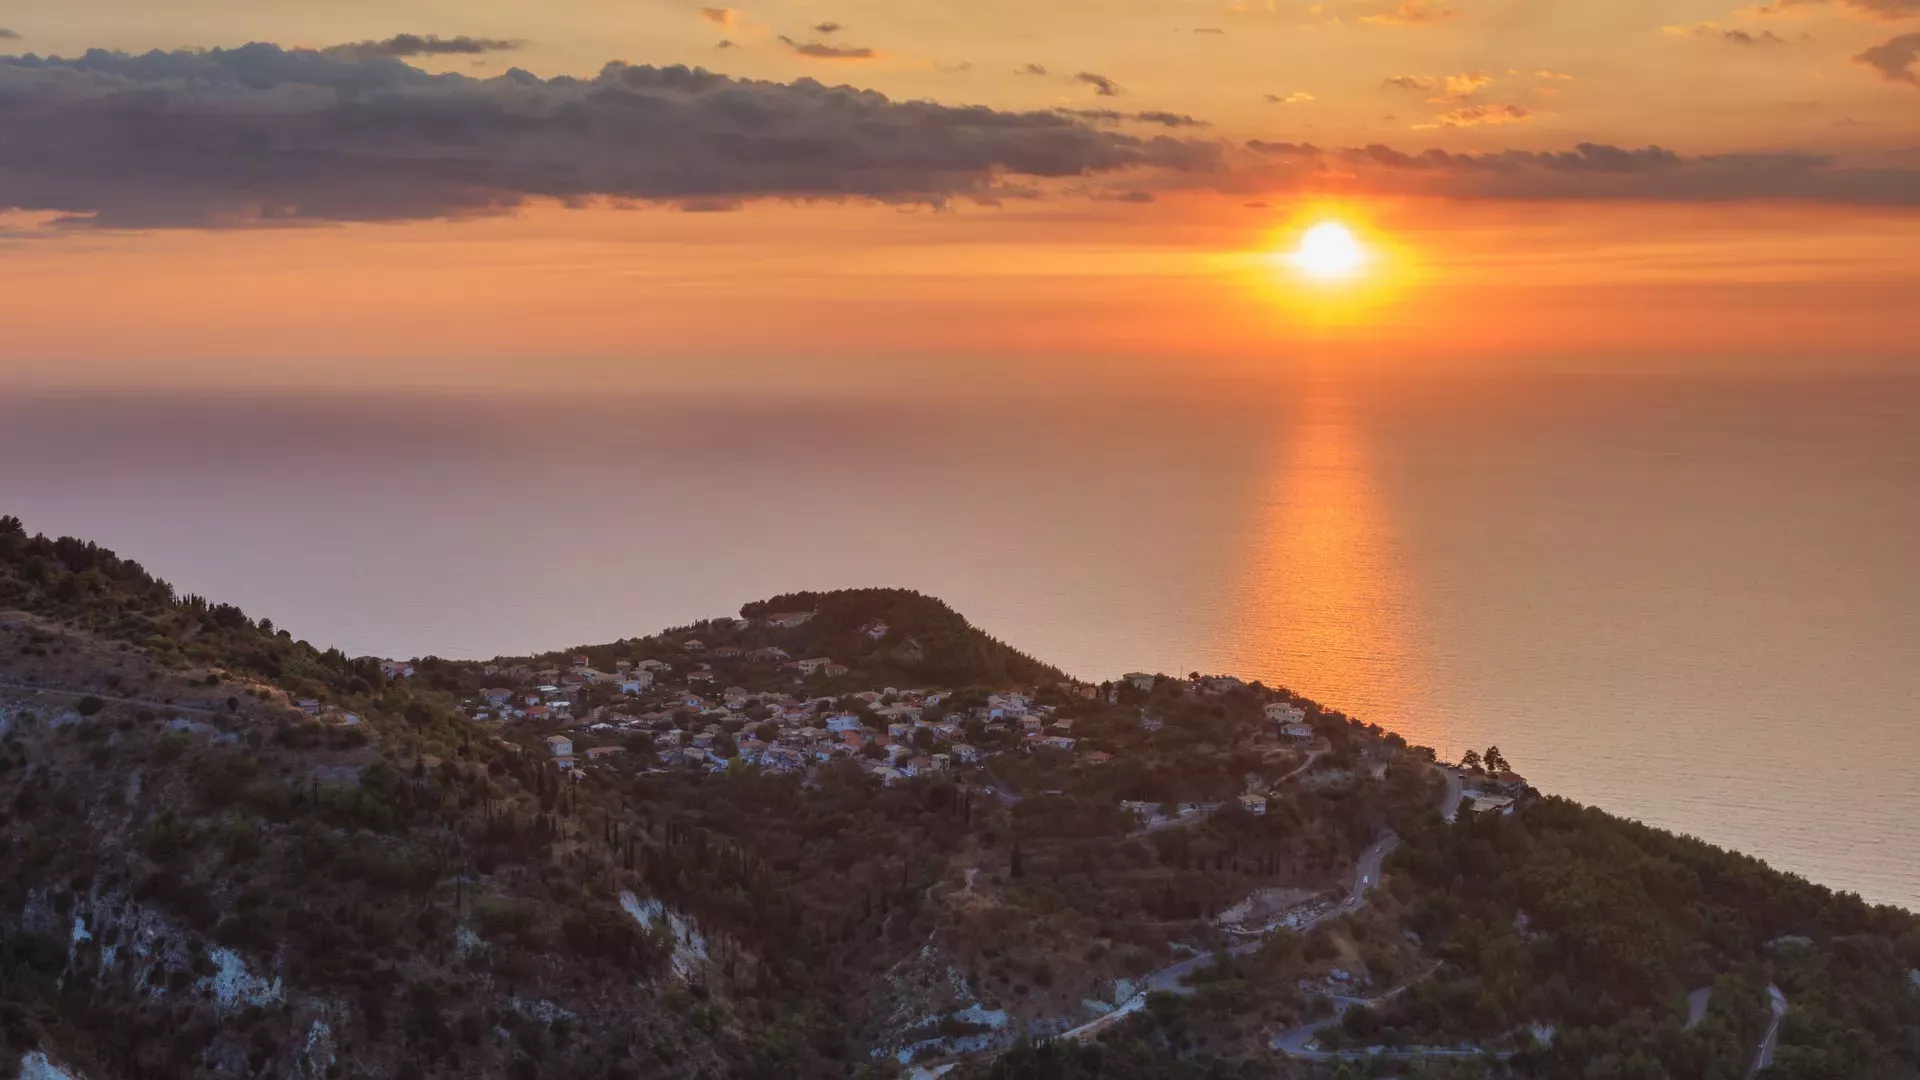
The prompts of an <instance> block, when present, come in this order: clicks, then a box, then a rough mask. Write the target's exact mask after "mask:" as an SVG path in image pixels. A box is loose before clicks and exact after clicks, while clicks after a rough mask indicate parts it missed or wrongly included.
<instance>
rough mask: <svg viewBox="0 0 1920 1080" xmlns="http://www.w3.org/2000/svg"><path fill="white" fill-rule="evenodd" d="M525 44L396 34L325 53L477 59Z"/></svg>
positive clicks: (481, 39) (463, 36)
mask: <svg viewBox="0 0 1920 1080" xmlns="http://www.w3.org/2000/svg"><path fill="white" fill-rule="evenodd" d="M525 44H526V42H524V41H511V40H507V39H504V38H477V37H467V36H465V35H462V36H460V37H450V38H443V37H437V36H435V35H433V34H424V35H422V34H395V35H394V36H393V37H390V38H387V39H385V40H384V41H357V42H353V43H352V44H348V45H335V46H333V47H332V48H329V49H327V50H326V51H327V52H329V53H334V54H337V55H346V56H355V57H362V58H366V59H374V58H379V57H387V58H392V59H402V58H405V57H411V56H479V55H481V54H483V53H491V52H511V51H512V50H514V49H518V48H521V47H523V46H524V45H525Z"/></svg>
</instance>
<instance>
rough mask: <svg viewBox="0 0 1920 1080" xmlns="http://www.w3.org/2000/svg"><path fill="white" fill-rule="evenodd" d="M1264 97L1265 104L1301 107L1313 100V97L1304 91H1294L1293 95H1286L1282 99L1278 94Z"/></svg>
mask: <svg viewBox="0 0 1920 1080" xmlns="http://www.w3.org/2000/svg"><path fill="white" fill-rule="evenodd" d="M1265 96H1266V101H1267V104H1269V105H1303V104H1305V103H1307V102H1309V101H1312V100H1314V97H1313V95H1312V94H1309V93H1307V92H1306V91H1304V90H1295V91H1294V92H1293V93H1291V94H1288V95H1286V96H1285V97H1282V96H1280V95H1279V94H1267V95H1265Z"/></svg>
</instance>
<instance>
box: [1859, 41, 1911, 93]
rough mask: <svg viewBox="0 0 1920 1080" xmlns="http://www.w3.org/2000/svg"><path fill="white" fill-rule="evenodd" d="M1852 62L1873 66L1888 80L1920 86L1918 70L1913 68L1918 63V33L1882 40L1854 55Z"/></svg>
mask: <svg viewBox="0 0 1920 1080" xmlns="http://www.w3.org/2000/svg"><path fill="white" fill-rule="evenodd" d="M1853 62H1854V63H1856V64H1864V65H1866V66H1867V67H1870V68H1873V69H1874V70H1875V71H1878V72H1879V73H1880V77H1881V78H1883V79H1885V80H1887V81H1888V82H1903V83H1911V84H1913V85H1915V86H1920V72H1916V70H1915V66H1916V63H1920V34H1901V35H1900V36H1899V37H1897V38H1892V39H1890V40H1887V41H1883V42H1881V43H1880V44H1878V45H1875V46H1874V47H1873V48H1871V49H1868V50H1867V51H1865V52H1863V53H1861V54H1860V55H1858V56H1856V57H1854V58H1853Z"/></svg>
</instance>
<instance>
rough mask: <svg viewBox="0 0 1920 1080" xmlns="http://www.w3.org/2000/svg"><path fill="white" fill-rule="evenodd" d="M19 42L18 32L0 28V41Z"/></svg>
mask: <svg viewBox="0 0 1920 1080" xmlns="http://www.w3.org/2000/svg"><path fill="white" fill-rule="evenodd" d="M19 40H20V32H19V31H18V30H9V29H7V28H6V27H4V26H0V41H19Z"/></svg>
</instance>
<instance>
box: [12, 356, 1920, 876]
mask: <svg viewBox="0 0 1920 1080" xmlns="http://www.w3.org/2000/svg"><path fill="white" fill-rule="evenodd" d="M0 513H11V514H17V515H19V516H20V517H22V518H24V519H25V520H26V522H27V524H28V526H29V528H30V529H33V530H35V531H45V532H48V533H55V534H57V533H70V534H75V535H79V536H84V537H87V538H91V539H95V540H98V541H100V542H101V543H103V544H105V545H107V546H109V547H112V548H115V549H116V550H118V551H120V552H121V553H122V554H124V555H127V556H129V557H132V558H136V559H138V560H140V561H141V562H142V563H143V564H145V565H146V566H147V567H148V568H149V569H150V570H152V571H153V572H155V573H157V574H159V575H160V576H162V577H165V578H166V579H168V580H169V581H172V582H173V583H174V584H175V585H176V586H177V587H178V588H179V589H180V590H181V591H182V592H195V593H200V594H203V595H206V596H209V597H212V598H216V599H220V600H225V601H228V602H232V603H236V604H238V605H240V606H241V607H243V608H244V609H246V610H247V611H248V612H249V613H250V614H253V615H255V616H268V617H271V618H272V619H273V620H274V622H275V623H276V624H277V625H279V626H281V627H284V628H287V629H290V630H291V631H292V632H293V633H295V634H296V635H297V636H299V637H302V638H304V639H306V640H308V641H311V642H313V643H314V644H316V645H321V646H339V647H340V648H342V649H344V650H346V651H347V652H349V653H351V654H355V655H359V654H366V653H372V654H378V655H381V656H392V657H412V656H418V655H426V654H435V655H440V656H447V657H458V658H487V657H492V656H495V655H501V654H517V653H526V652H531V651H539V650H547V649H554V648H564V647H568V646H572V645H578V644H585V643H592V642H600V641H608V640H613V639H617V638H622V637H628V636H635V635H642V634H646V633H650V632H652V631H655V630H658V629H661V628H664V627H668V626H675V625H683V624H686V623H688V622H691V621H693V620H695V619H699V618H705V617H710V616H717V615H722V614H730V613H733V612H735V611H737V609H738V608H739V606H740V605H741V604H742V603H744V602H747V601H750V600H755V599H759V598H763V597H766V596H770V595H773V594H776V593H781V592H787V591H792V590H796V589H824V588H833V587H839V586H855V585H894V586H905V587H909V588H914V589H918V590H920V591H922V592H925V593H929V594H932V595H934V596H938V597H941V598H943V599H945V600H946V601H948V602H949V603H951V604H952V605H953V606H954V607H956V608H957V609H959V610H960V611H961V612H962V613H964V614H965V615H966V616H967V617H968V618H969V619H971V620H972V621H973V622H974V623H975V624H976V625H978V626H980V627H982V628H984V629H986V630H987V631H989V632H990V633H992V634H994V635H996V636H997V637H1000V638H1001V639H1003V640H1005V641H1007V642H1009V643H1011V644H1013V645H1015V646H1017V647H1019V648H1021V649H1023V650H1025V651H1027V652H1030V653H1032V654H1034V655H1036V656H1039V657H1041V658H1044V659H1046V660H1049V661H1052V662H1054V663H1057V664H1059V665H1061V666H1062V667H1064V668H1065V669H1067V670H1068V671H1070V672H1072V673H1073V674H1074V675H1076V676H1080V677H1083V678H1087V679H1105V678H1112V677H1115V676H1118V675H1120V674H1121V673H1123V672H1128V671H1134V670H1146V671H1164V672H1169V673H1177V674H1186V673H1188V672H1191V671H1200V672H1206V673H1232V674H1237V675H1241V676H1243V677H1247V678H1258V679H1261V680H1263V681H1265V682H1267V683H1269V684H1272V685H1280V686H1285V687H1288V688H1291V689H1293V690H1295V691H1298V692H1300V693H1303V694H1306V695H1308V696H1311V697H1313V698H1314V699H1316V700H1319V701H1321V702H1323V703H1325V704H1327V705H1330V706H1333V707H1337V708H1339V709H1342V710H1345V711H1346V712H1348V713H1349V714H1351V715H1353V716H1356V717H1359V718H1361V719H1363V720H1367V721H1372V722H1377V723H1379V724H1381V725H1383V726H1385V727H1388V728H1391V729H1394V730H1397V731H1400V732H1402V733H1403V734H1405V735H1406V736H1407V737H1408V738H1409V739H1411V740H1413V741H1415V742H1417V743H1423V744H1426V745H1431V746H1433V747H1435V748H1436V749H1437V750H1438V751H1440V752H1441V754H1442V755H1443V756H1445V757H1448V758H1458V757H1459V756H1460V754H1461V753H1463V752H1464V751H1466V750H1468V749H1480V750H1484V749H1485V748H1486V747H1487V746H1490V745H1497V746H1498V747H1499V748H1500V749H1501V751H1502V752H1503V754H1504V755H1505V757H1506V758H1507V759H1508V760H1509V761H1511V762H1512V763H1513V765H1514V767H1515V769H1516V770H1518V771H1519V772H1520V773H1522V774H1523V775H1525V776H1526V777H1527V779H1528V780H1529V781H1530V782H1532V783H1533V784H1534V785H1535V786H1536V787H1539V788H1540V789H1542V790H1544V791H1548V792H1553V793H1558V794H1562V795H1566V796H1569V797H1571V798H1574V799H1578V800H1581V801H1583V802H1587V803H1592V804H1595V805H1598V806H1600V807H1603V808H1605V809H1607V810H1609V811H1611V812H1614V813H1616V814H1621V815H1625V816H1628V817H1632V818H1636V819H1639V820H1641V821H1645V822H1647V823H1649V824H1652V825H1656V826H1659V827H1662V828H1667V829H1672V830H1675V831H1678V832H1683V833H1689V834H1692V835H1695V836H1699V837H1701V838H1703V839H1706V840H1708V841H1711V842H1713V843H1715V844H1720V845H1724V846H1727V847H1732V848H1737V849H1740V850H1743V851H1747V852H1750V853H1752V854H1755V855H1758V856H1760V857H1762V858H1764V859H1766V860H1767V861H1768V862H1770V863H1771V864H1773V865H1774V866H1776V867H1779V868H1781V869H1785V870H1789V871H1792V872H1795V873H1798V874H1802V875H1804V876H1806V877H1808V878H1811V879H1813V880H1815V881H1818V882H1821V883H1824V884H1826V885H1829V886H1832V887H1834V888H1836V889H1844V890H1849V891H1853V892H1857V893H1859V894H1860V895H1861V896H1863V897H1865V898H1867V899H1868V900H1871V901H1875V902H1884V903H1892V904H1898V905H1902V906H1905V907H1907V908H1909V909H1913V910H1920V381H1916V380H1908V379H1902V378H1898V377H1881V378H1871V379H1867V378H1840V377H1831V378H1821V377H1812V376H1801V377H1787V376H1778V375H1768V376H1739V375H1714V376H1700V375H1693V376H1663V375H1619V376H1570V375H1569V376H1541V377H1527V376H1513V375H1508V376H1482V377H1471V378H1469V377H1460V378H1445V377H1440V376H1433V377H1407V378H1400V379H1397V380H1386V379H1383V378H1378V377H1375V378H1370V379H1366V380H1361V379H1342V378H1340V377H1337V376H1329V377H1321V378H1314V379H1299V380H1294V381H1288V382H1277V383H1257V384H1256V383H1246V384H1242V383H1219V384H1207V383H1192V384H1182V385H1178V386H1170V385H1164V384H1144V383H1143V384H1139V385H1109V386H1101V387H1098V388H1097V389H1081V390H1078V391H1074V392H1066V391H1058V390H1048V389H1034V388H1031V387H1019V388H1010V389H1007V390H1006V391H1005V392H1000V393H997V392H994V391H992V390H991V389H986V390H969V391H966V392H959V391H956V392H952V393H948V392H937V391H928V392H907V391H901V392H890V393H886V394H866V395H861V394H851V393H849V394H836V393H834V392H830V391H824V390H823V391H821V392H818V393H806V394H793V393H789V394H784V395H779V396H753V395H743V394H740V393H727V394H720V393H713V394H704V395H703V394H691V393H682V394H673V395H649V394H646V393H642V392H631V393H629V392H624V391H607V390H604V389H600V390H590V389H582V390H580V391H578V392H573V391H566V390H559V389H556V390H552V391H542V392H540V393H534V394H512V395H508V394H493V395H489V394H484V393H442V394H426V393H409V394H402V395H394V396H388V397H379V396H369V395H357V396H355V395H322V394H291V393H287V394H265V393H263V394H253V395H249V394H238V393H226V394H203V395H194V394H179V393H175V394H146V393H131V392H128V393H100V392H86V393H79V392H75V393H0Z"/></svg>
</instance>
